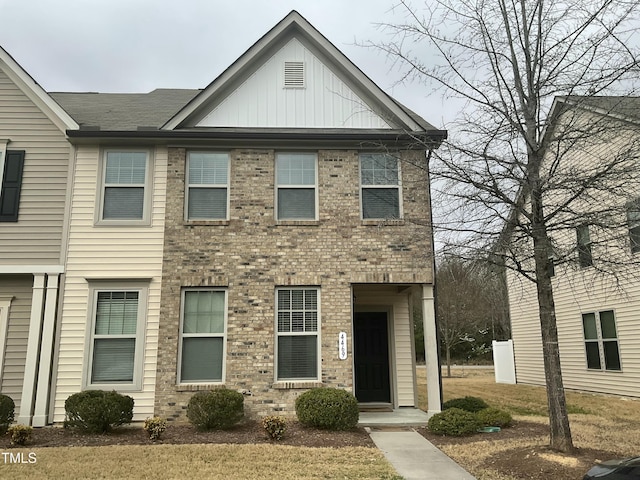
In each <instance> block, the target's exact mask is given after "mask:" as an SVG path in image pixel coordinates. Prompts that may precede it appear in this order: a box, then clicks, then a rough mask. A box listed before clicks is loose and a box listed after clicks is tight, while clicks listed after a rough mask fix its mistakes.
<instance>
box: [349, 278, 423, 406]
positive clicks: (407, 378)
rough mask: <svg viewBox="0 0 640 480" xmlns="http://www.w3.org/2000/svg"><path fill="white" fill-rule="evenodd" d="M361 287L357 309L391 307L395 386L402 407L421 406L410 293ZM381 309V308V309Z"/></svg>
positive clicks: (397, 399)
mask: <svg viewBox="0 0 640 480" xmlns="http://www.w3.org/2000/svg"><path fill="white" fill-rule="evenodd" d="M371 288H372V290H368V289H367V288H366V287H360V288H359V289H358V290H357V300H358V302H357V304H356V306H355V309H356V311H363V312H366V311H367V310H369V309H370V307H380V308H381V309H382V308H389V309H390V310H389V313H390V316H391V318H390V322H389V332H390V335H393V338H392V340H391V341H390V345H389V348H390V352H389V360H390V362H391V369H392V380H391V388H392V389H394V390H395V393H394V394H393V395H392V398H395V400H396V402H397V406H398V407H417V404H416V396H415V389H414V385H415V380H414V371H415V361H414V351H413V342H412V340H413V335H412V333H411V331H412V328H413V327H412V322H411V316H410V309H409V295H408V294H395V295H394V294H392V293H390V292H389V290H388V289H386V291H384V290H380V289H377V290H376V289H375V287H371ZM380 311H381V310H380Z"/></svg>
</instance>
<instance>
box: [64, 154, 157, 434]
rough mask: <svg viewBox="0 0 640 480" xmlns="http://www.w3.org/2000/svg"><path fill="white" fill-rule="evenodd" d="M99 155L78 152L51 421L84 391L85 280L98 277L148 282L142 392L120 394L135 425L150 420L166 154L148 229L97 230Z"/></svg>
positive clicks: (153, 392)
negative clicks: (130, 407)
mask: <svg viewBox="0 0 640 480" xmlns="http://www.w3.org/2000/svg"><path fill="white" fill-rule="evenodd" d="M99 155H100V150H99V149H98V148H97V147H80V148H79V149H78V151H77V166H76V178H75V184H74V195H73V198H72V205H71V209H72V210H71V227H70V232H69V252H68V261H67V271H66V275H65V277H66V283H65V290H64V310H63V321H62V325H61V333H60V347H59V352H60V358H59V366H58V370H57V373H56V377H57V389H56V393H55V402H54V422H62V421H63V420H64V401H65V399H66V398H67V397H68V396H69V395H71V394H73V393H76V392H78V391H80V390H81V389H82V379H83V375H84V374H85V371H84V365H83V362H84V355H85V349H86V346H87V321H88V316H89V311H90V305H89V303H88V301H89V299H88V294H89V284H88V282H87V280H86V279H99V278H108V279H114V280H117V279H123V280H124V279H134V278H145V279H146V278H148V279H151V282H150V284H149V297H148V299H147V300H148V301H147V319H146V332H145V336H144V347H143V348H144V358H143V360H144V361H143V378H142V390H141V391H134V392H131V391H126V392H123V393H126V394H127V395H130V396H131V397H133V399H134V401H135V408H134V420H135V421H141V420H144V419H145V418H146V417H148V416H152V415H153V408H154V398H155V375H156V361H157V345H158V325H159V317H160V282H161V278H162V252H163V242H164V215H165V204H164V198H165V192H166V173H167V154H166V149H163V148H158V149H157V150H156V152H155V155H154V167H153V175H154V178H153V195H152V206H151V207H152V210H151V226H137V227H114V226H110V227H101V226H95V211H96V209H95V202H96V194H97V191H98V178H99V174H98V165H99Z"/></svg>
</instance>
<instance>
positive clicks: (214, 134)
mask: <svg viewBox="0 0 640 480" xmlns="http://www.w3.org/2000/svg"><path fill="white" fill-rule="evenodd" d="M67 136H68V138H69V141H70V142H71V143H73V144H76V145H80V144H91V143H100V144H142V143H145V144H160V145H194V146H197V145H209V146H215V147H231V148H239V147H254V148H255V147H269V148H282V147H284V146H297V145H301V146H302V145H306V146H309V145H314V146H325V145H326V146H330V147H351V148H364V147H367V148H375V147H382V146H385V147H388V148H403V149H415V150H434V149H436V148H438V147H439V146H440V144H441V143H442V142H443V141H444V140H445V139H446V138H447V132H446V130H433V131H429V132H406V131H401V130H366V131H361V130H321V131H318V130H317V129H235V128H228V129H225V128H216V129H207V130H195V129H189V130H122V131H113V130H111V131H106V130H92V129H86V130H82V129H80V130H67Z"/></svg>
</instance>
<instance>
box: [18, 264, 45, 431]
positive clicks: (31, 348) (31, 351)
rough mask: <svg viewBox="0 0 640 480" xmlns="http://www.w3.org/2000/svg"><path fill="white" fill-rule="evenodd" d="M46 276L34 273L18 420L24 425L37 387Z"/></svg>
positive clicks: (28, 417) (27, 422) (29, 414)
mask: <svg viewBox="0 0 640 480" xmlns="http://www.w3.org/2000/svg"><path fill="white" fill-rule="evenodd" d="M44 278H45V274H44V273H36V274H34V275H33V297H32V299H31V318H30V320H29V337H28V340H27V359H26V361H25V364H24V383H23V385H22V397H21V399H20V413H19V414H18V420H17V422H18V423H19V424H22V425H31V409H32V407H33V399H34V393H35V388H36V375H37V373H38V350H39V349H40V330H41V328H42V311H43V300H44Z"/></svg>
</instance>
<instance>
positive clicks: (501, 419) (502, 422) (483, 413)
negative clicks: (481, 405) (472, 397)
mask: <svg viewBox="0 0 640 480" xmlns="http://www.w3.org/2000/svg"><path fill="white" fill-rule="evenodd" d="M476 416H477V417H478V420H479V421H480V423H481V426H482V427H508V426H509V425H511V421H512V418H511V414H510V413H509V412H505V411H504V410H500V409H499V408H493V407H489V408H485V409H484V410H480V411H479V412H478V413H476Z"/></svg>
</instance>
